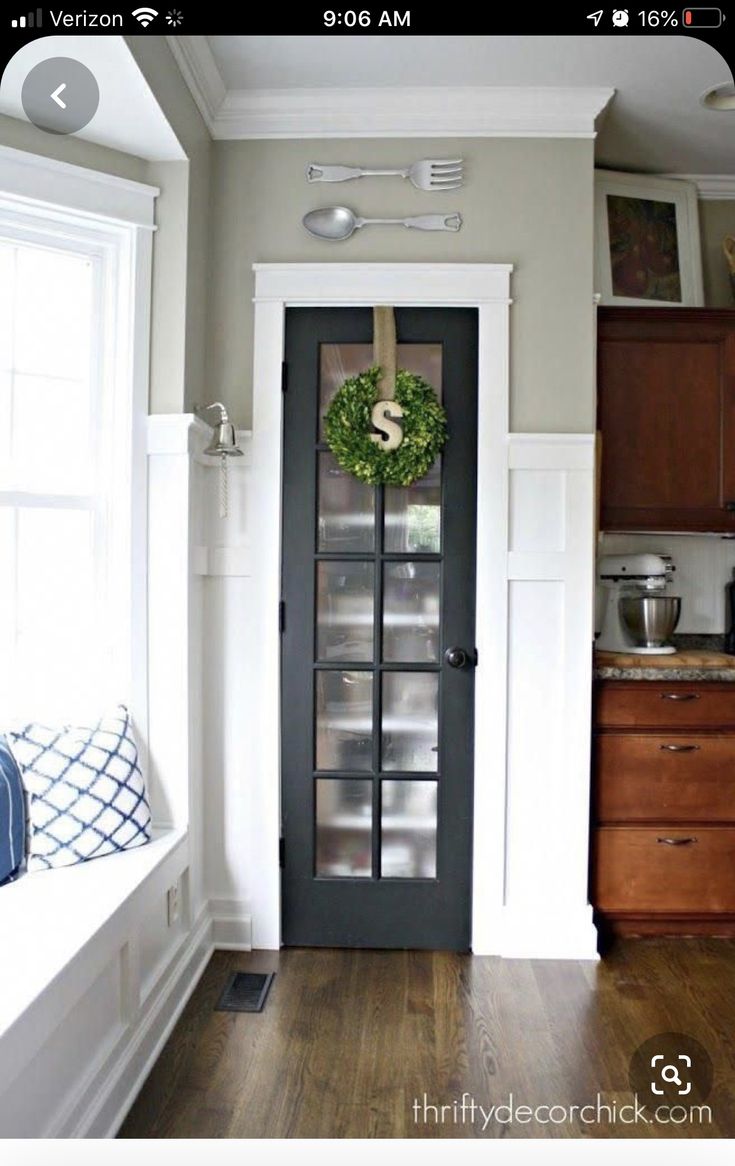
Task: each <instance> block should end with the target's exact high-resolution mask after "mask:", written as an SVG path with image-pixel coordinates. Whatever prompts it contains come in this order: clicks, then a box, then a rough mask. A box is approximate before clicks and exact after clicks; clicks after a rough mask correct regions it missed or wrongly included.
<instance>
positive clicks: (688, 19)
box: [682, 8, 724, 28]
mask: <svg viewBox="0 0 735 1166" xmlns="http://www.w3.org/2000/svg"><path fill="white" fill-rule="evenodd" d="M723 19H724V17H723V15H722V12H721V10H720V9H719V8H685V9H684V11H683V13H682V21H683V24H684V27H685V28H719V27H720V25H721V24H722V21H723Z"/></svg>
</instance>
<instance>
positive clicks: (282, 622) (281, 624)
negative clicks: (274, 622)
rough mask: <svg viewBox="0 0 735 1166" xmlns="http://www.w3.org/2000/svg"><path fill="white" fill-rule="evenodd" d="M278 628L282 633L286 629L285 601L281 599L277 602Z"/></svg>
mask: <svg viewBox="0 0 735 1166" xmlns="http://www.w3.org/2000/svg"><path fill="white" fill-rule="evenodd" d="M278 630H279V632H280V633H281V635H283V633H284V632H285V630H286V601H285V599H282V600H281V601H280V602H279V604H278Z"/></svg>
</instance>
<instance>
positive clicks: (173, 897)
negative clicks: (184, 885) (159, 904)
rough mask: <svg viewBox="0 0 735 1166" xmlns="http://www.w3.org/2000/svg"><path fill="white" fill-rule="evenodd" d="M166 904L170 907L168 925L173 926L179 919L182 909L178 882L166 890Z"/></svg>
mask: <svg viewBox="0 0 735 1166" xmlns="http://www.w3.org/2000/svg"><path fill="white" fill-rule="evenodd" d="M166 906H167V908H168V925H169V927H173V925H174V923H176V922H177V921H178V918H179V911H180V903H179V884H178V883H176V884H175V885H174V886H173V887H169V888H168V891H167V892H166Z"/></svg>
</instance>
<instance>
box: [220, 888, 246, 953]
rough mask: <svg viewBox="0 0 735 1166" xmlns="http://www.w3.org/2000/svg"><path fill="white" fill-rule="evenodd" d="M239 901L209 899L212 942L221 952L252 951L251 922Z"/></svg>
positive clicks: (244, 906) (241, 902) (243, 904)
mask: <svg viewBox="0 0 735 1166" xmlns="http://www.w3.org/2000/svg"><path fill="white" fill-rule="evenodd" d="M245 908H246V904H245V903H244V902H243V901H242V900H241V899H210V900H209V912H210V915H211V918H212V942H213V944H214V946H215V947H218V948H220V949H221V950H223V951H252V947H253V921H252V916H251V915H250V912H249V911H247V910H246V909H245Z"/></svg>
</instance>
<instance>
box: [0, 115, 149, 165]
mask: <svg viewBox="0 0 735 1166" xmlns="http://www.w3.org/2000/svg"><path fill="white" fill-rule="evenodd" d="M0 144H2V145H3V146H11V147H12V148H13V149H14V150H26V151H27V152H28V153H30V154H39V155H40V156H41V157H42V158H54V159H55V160H56V161H57V162H69V163H70V164H71V165H72V166H86V167H87V169H88V170H101V171H104V172H105V173H107V174H116V175H117V176H118V178H130V179H132V180H133V181H135V182H149V181H150V179H149V178H148V164H147V163H146V162H145V161H144V159H143V158H136V157H134V156H133V155H132V154H123V153H121V152H120V151H119V150H109V149H108V148H107V147H106V146H96V145H95V144H94V143H93V142H85V141H83V140H82V139H81V138H74V137H69V136H68V135H64V136H62V135H60V134H47V133H44V131H43V130H39V129H38V128H37V127H36V126H34V125H31V123H30V122H28V121H20V119H19V118H14V117H6V116H5V115H4V114H0Z"/></svg>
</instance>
